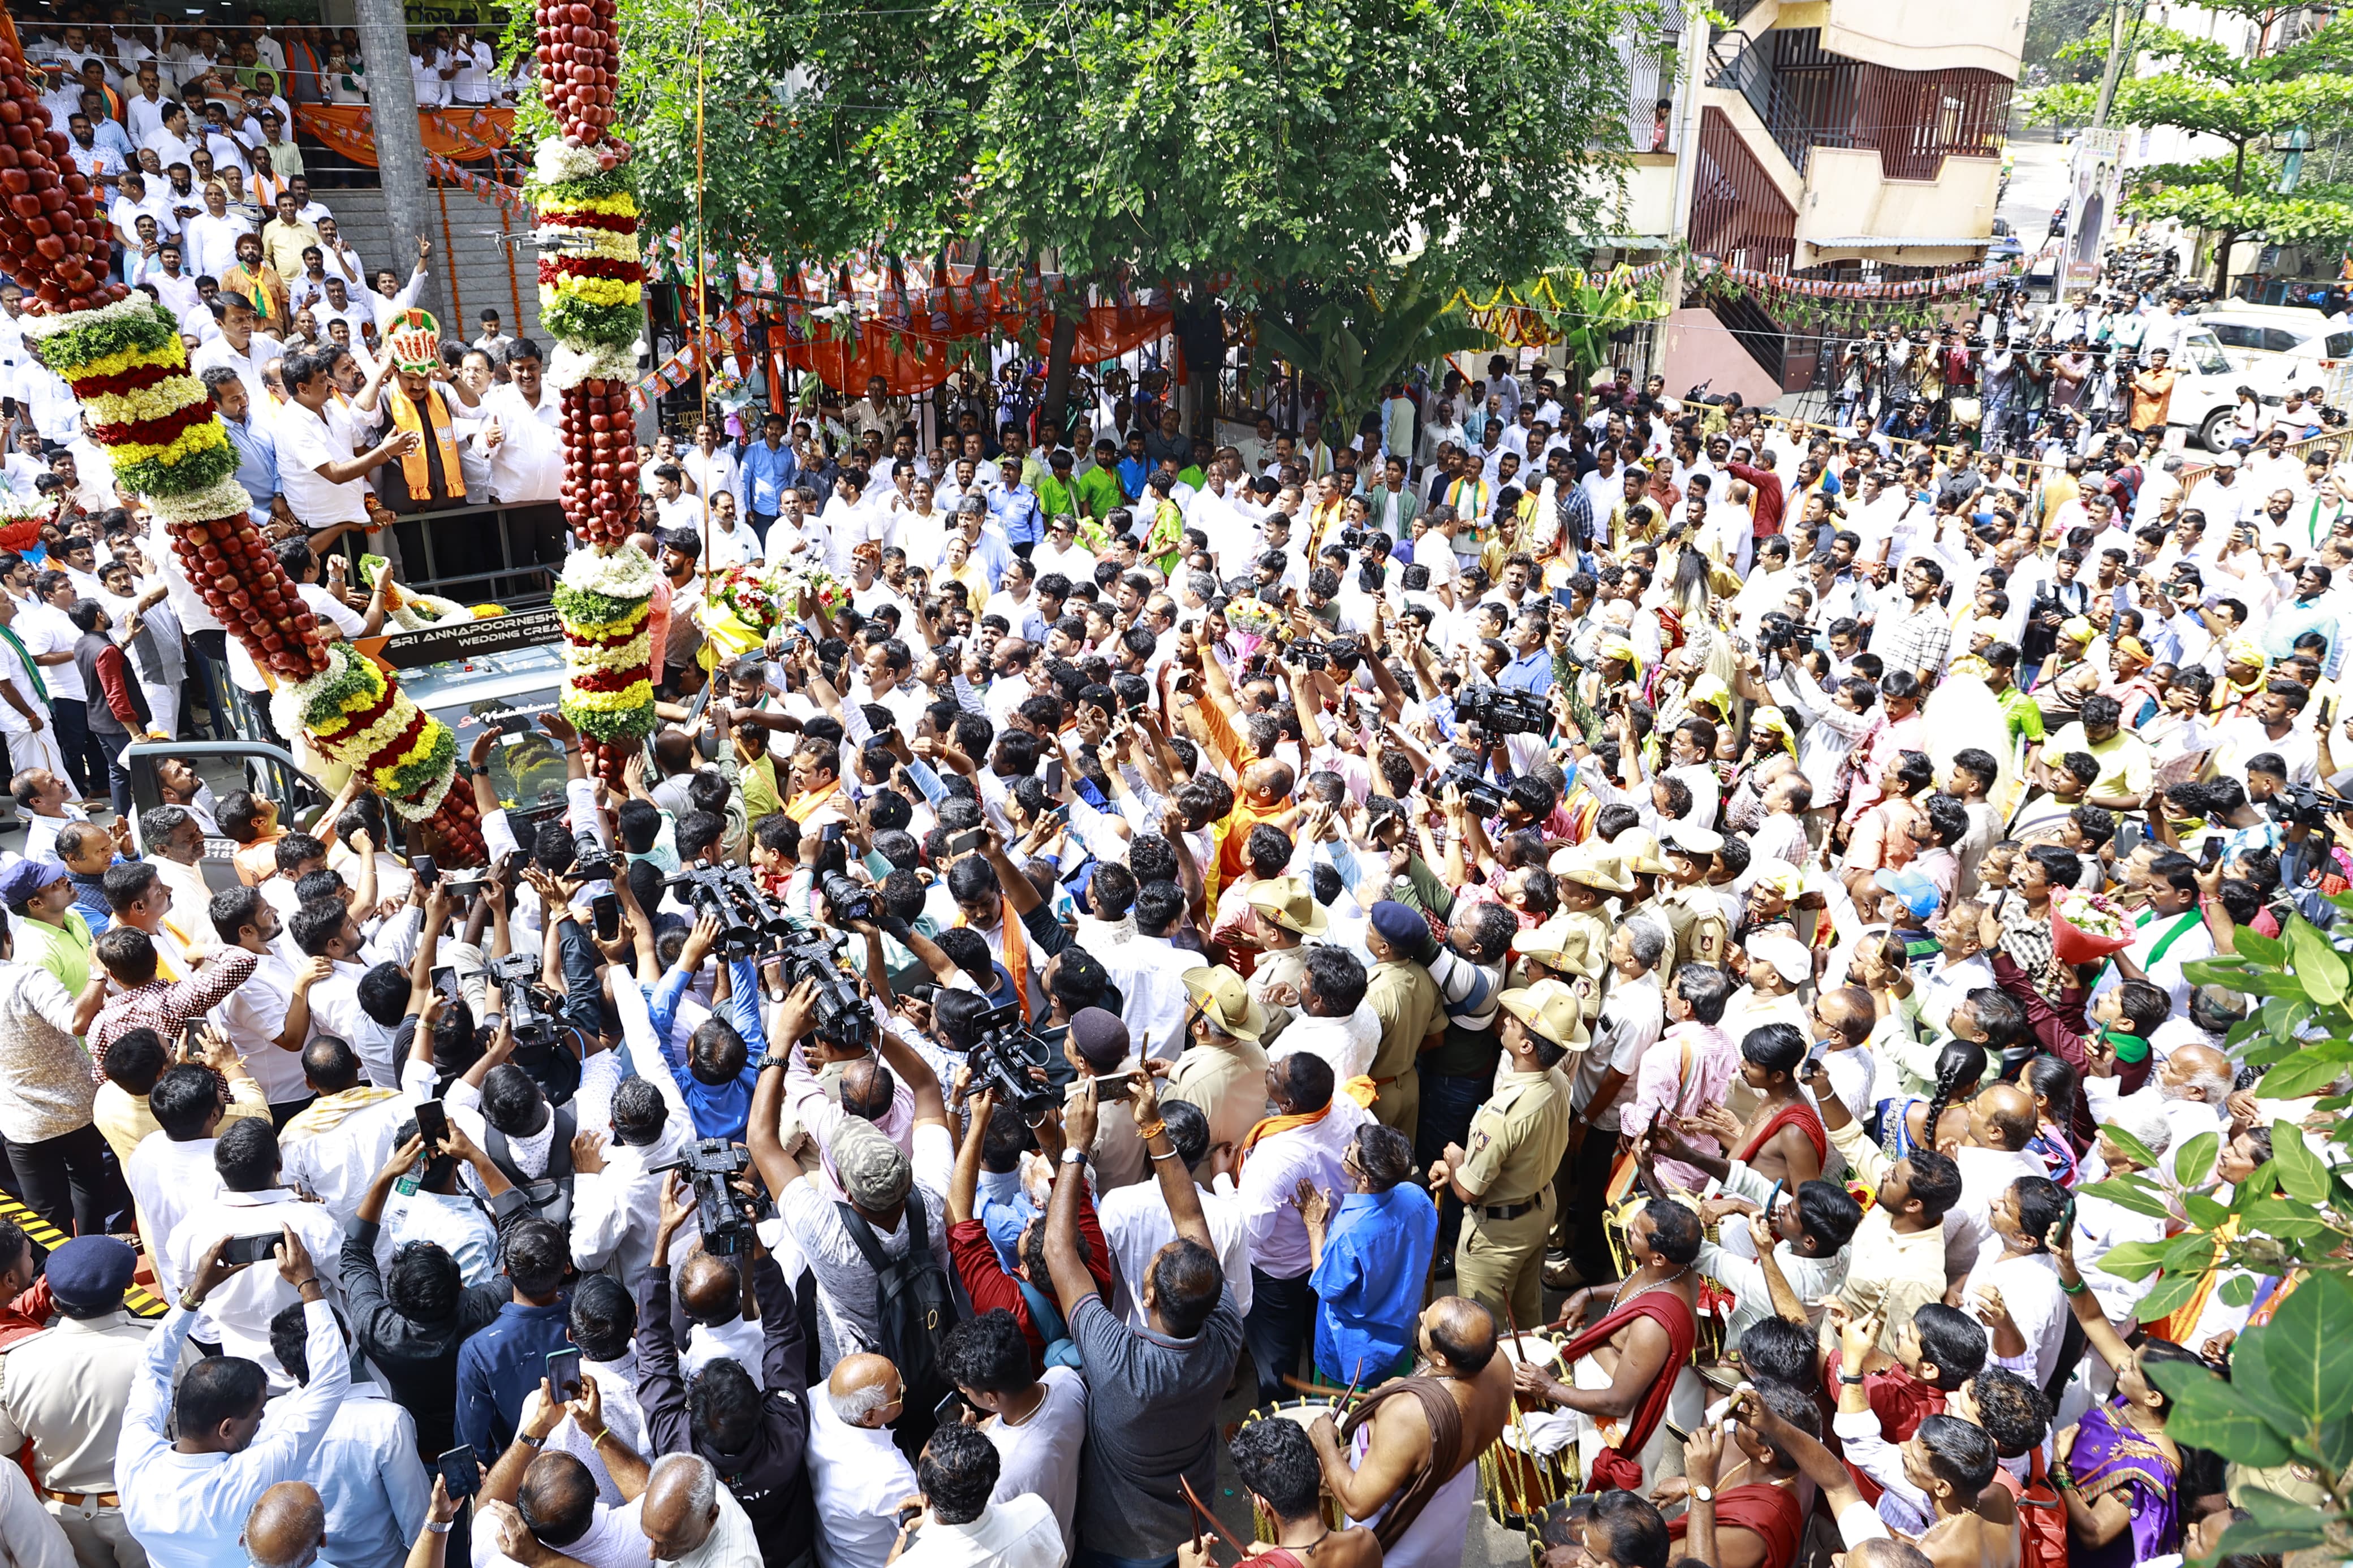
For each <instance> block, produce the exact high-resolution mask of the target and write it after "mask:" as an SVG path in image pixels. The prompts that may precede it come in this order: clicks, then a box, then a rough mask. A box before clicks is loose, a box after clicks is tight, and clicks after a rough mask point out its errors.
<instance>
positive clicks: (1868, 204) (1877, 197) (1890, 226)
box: [1797, 147, 2001, 267]
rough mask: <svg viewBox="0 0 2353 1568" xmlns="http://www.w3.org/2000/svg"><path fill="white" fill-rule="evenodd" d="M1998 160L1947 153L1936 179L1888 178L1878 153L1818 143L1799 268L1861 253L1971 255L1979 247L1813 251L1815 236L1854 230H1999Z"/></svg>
mask: <svg viewBox="0 0 2353 1568" xmlns="http://www.w3.org/2000/svg"><path fill="white" fill-rule="evenodd" d="M2000 182H2001V161H2000V159H1998V158H1947V159H1946V160H1945V163H1944V167H1943V168H1942V169H1941V170H1940V171H1939V172H1938V174H1937V177H1936V179H1934V180H1888V179H1883V178H1882V177H1881V175H1880V166H1879V154H1878V153H1875V152H1870V151H1862V150H1857V149H1854V148H1847V147H1817V148H1815V149H1814V150H1813V153H1812V155H1811V157H1810V160H1809V162H1808V165H1807V169H1806V189H1805V195H1804V198H1803V199H1802V200H1801V201H1800V202H1799V204H1798V261H1797V264H1798V265H1799V267H1813V266H1819V265H1820V264H1821V263H1823V262H1826V261H1837V260H1841V259H1845V258H1851V257H1854V256H1862V255H1868V256H1873V257H1877V258H1879V259H1881V260H1884V261H1900V262H1903V263H1905V265H1909V266H1922V265H1926V264H1928V263H1931V262H1944V261H1950V260H1962V259H1969V258H1973V257H1974V254H1975V253H1974V251H1963V250H1940V251H1926V250H1923V251H1917V252H1914V251H1906V252H1905V253H1904V254H1902V255H1900V256H1899V255H1895V254H1893V253H1891V252H1888V251H1884V250H1873V251H1868V252H1865V251H1856V250H1852V249H1850V250H1830V251H1819V252H1817V251H1814V250H1813V249H1812V243H1813V241H1815V240H1816V239H1829V238H1838V237H1847V236H1851V235H1864V234H1867V235H1887V236H1895V235H1919V236H1922V237H1930V236H1933V237H1937V238H1947V237H1954V236H1963V235H1966V236H1974V237H1984V236H1988V235H1990V234H1992V232H1993V215H1994V202H1995V196H1996V193H1997V192H1998V191H1999V189H2000Z"/></svg>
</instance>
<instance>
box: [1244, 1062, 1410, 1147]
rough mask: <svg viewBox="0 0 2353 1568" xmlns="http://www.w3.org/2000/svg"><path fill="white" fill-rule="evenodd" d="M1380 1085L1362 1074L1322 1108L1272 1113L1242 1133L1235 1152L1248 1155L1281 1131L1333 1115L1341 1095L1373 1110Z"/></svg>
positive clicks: (1350, 1080) (1346, 1083)
mask: <svg viewBox="0 0 2353 1568" xmlns="http://www.w3.org/2000/svg"><path fill="white" fill-rule="evenodd" d="M1391 1081H1395V1080H1391ZM1380 1092H1381V1090H1380V1085H1379V1083H1378V1082H1377V1081H1376V1080H1375V1079H1371V1078H1366V1077H1362V1076H1359V1077H1356V1078H1352V1079H1348V1081H1347V1082H1345V1083H1344V1084H1341V1085H1340V1086H1339V1087H1338V1088H1337V1089H1334V1090H1333V1098H1332V1099H1330V1100H1325V1101H1324V1108H1323V1109H1322V1110H1295V1111H1292V1112H1290V1113H1289V1114H1287V1115H1283V1116H1269V1117H1267V1118H1265V1119H1264V1120H1262V1121H1260V1122H1259V1123H1258V1124H1257V1125H1256V1126H1254V1127H1252V1128H1251V1129H1250V1131H1248V1132H1246V1133H1244V1134H1242V1146H1241V1147H1240V1149H1239V1150H1237V1151H1236V1152H1235V1154H1236V1157H1237V1159H1246V1158H1248V1157H1249V1154H1250V1151H1251V1150H1252V1149H1255V1148H1256V1147H1258V1145H1259V1144H1261V1143H1262V1142H1265V1141H1266V1140H1267V1139H1269V1138H1271V1137H1273V1136H1274V1135H1275V1134H1276V1133H1278V1132H1295V1131H1298V1130H1299V1129H1300V1128H1302V1127H1313V1126H1314V1125H1315V1123H1317V1122H1319V1121H1323V1120H1324V1118H1325V1117H1327V1116H1329V1115H1331V1114H1332V1108H1333V1107H1334V1106H1335V1105H1337V1104H1338V1103H1340V1101H1339V1096H1341V1095H1344V1094H1345V1095H1346V1096H1347V1097H1348V1098H1349V1099H1350V1100H1355V1101H1356V1104H1357V1105H1358V1106H1360V1107H1361V1108H1363V1109H1365V1110H1371V1109H1372V1106H1373V1101H1374V1100H1377V1099H1378V1098H1379V1097H1380Z"/></svg>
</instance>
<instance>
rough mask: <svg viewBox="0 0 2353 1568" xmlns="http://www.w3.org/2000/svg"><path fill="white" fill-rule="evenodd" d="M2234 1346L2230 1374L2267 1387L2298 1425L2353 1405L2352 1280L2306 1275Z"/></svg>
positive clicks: (2315, 1421) (2338, 1413)
mask: <svg viewBox="0 0 2353 1568" xmlns="http://www.w3.org/2000/svg"><path fill="white" fill-rule="evenodd" d="M2234 1352H2235V1353H2234V1354H2233V1356H2232V1369H2233V1372H2232V1375H2233V1376H2234V1377H2235V1378H2237V1379H2239V1380H2240V1381H2242V1382H2245V1383H2248V1384H2253V1385H2255V1386H2260V1387H2263V1388H2265V1389H2268V1390H2269V1391H2270V1393H2271V1394H2272V1396H2273V1397H2274V1399H2275V1400H2276V1401H2277V1402H2278V1403H2279V1405H2281V1406H2282V1407H2283V1408H2284V1409H2285V1410H2287V1411H2289V1412H2292V1413H2293V1414H2294V1415H2295V1417H2296V1430H2298V1431H2302V1430H2303V1429H2304V1428H2305V1427H2306V1426H2316V1425H2317V1424H2318V1423H2320V1422H2321V1421H2323V1420H2326V1419H2328V1418H2330V1417H2332V1416H2341V1415H2345V1414H2346V1412H2347V1411H2348V1410H2353V1285H2348V1284H2347V1283H2346V1281H2345V1280H2344V1279H2342V1278H2340V1277H2338V1276H2337V1275H2333V1274H2310V1275H2306V1276H2305V1277H2304V1278H2303V1279H2302V1280H2301V1281H2300V1282H2299V1283H2298V1284H2297V1285H2296V1286H2295V1289H2293V1290H2292V1291H2290V1292H2289V1294H2288V1298H2287V1300H2284V1301H2283V1302H2282V1303H2280V1307H2279V1310H2278V1311H2277V1312H2275V1313H2274V1315H2273V1317H2272V1321H2270V1322H2269V1323H2267V1324H2265V1325H2263V1327H2261V1328H2259V1329H2253V1330H2250V1331H2248V1332H2247V1333H2245V1334H2243V1335H2242V1336H2241V1337H2240V1339H2239V1342H2238V1344H2237V1345H2236V1346H2235V1347H2234Z"/></svg>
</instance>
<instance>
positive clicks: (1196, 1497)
mask: <svg viewBox="0 0 2353 1568" xmlns="http://www.w3.org/2000/svg"><path fill="white" fill-rule="evenodd" d="M1176 1479H1177V1480H1178V1482H1179V1483H1181V1484H1182V1485H1183V1487H1184V1488H1185V1500H1186V1501H1187V1502H1188V1503H1190V1504H1192V1506H1193V1511H1194V1512H1195V1513H1197V1514H1198V1515H1200V1516H1201V1518H1202V1519H1203V1520H1204V1521H1207V1522H1208V1526H1209V1528H1210V1529H1211V1530H1212V1531H1215V1532H1216V1533H1217V1537H1218V1539H1219V1540H1220V1541H1222V1542H1225V1543H1226V1544H1227V1545H1229V1546H1230V1547H1232V1548H1233V1549H1234V1555H1236V1556H1237V1557H1247V1556H1249V1555H1250V1552H1248V1551H1247V1550H1245V1549H1244V1547H1243V1546H1242V1543H1241V1542H1239V1541H1236V1540H1235V1539H1234V1538H1233V1536H1232V1535H1230V1534H1229V1533H1228V1532H1227V1530H1226V1527H1225V1526H1224V1525H1222V1524H1219V1522H1218V1516H1217V1515H1216V1514H1214V1513H1211V1512H1210V1511H1209V1505H1208V1503H1205V1502H1203V1501H1202V1500H1201V1494H1200V1493H1199V1492H1197V1491H1195V1490H1194V1489H1193V1480H1192V1478H1191V1477H1189V1476H1179V1477H1177V1478H1176Z"/></svg>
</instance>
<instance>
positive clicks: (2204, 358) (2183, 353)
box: [2177, 332, 2231, 375]
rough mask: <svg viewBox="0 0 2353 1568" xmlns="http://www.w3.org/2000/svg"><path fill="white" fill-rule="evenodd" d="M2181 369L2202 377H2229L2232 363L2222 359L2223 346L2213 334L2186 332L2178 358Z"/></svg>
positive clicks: (2182, 338)
mask: <svg viewBox="0 0 2353 1568" xmlns="http://www.w3.org/2000/svg"><path fill="white" fill-rule="evenodd" d="M2177 357H2178V358H2179V361H2180V368H2181V369H2183V370H2189V371H2194V372H2196V373H2197V374H2200V375H2227V374H2230V370H2231V362H2230V361H2229V360H2227V359H2225V358H2223V357H2222V345H2221V344H2220V343H2218V342H2215V341H2214V334H2213V333H2212V332H2184V333H2182V334H2181V346H2180V352H2179V355H2178V356H2177Z"/></svg>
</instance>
